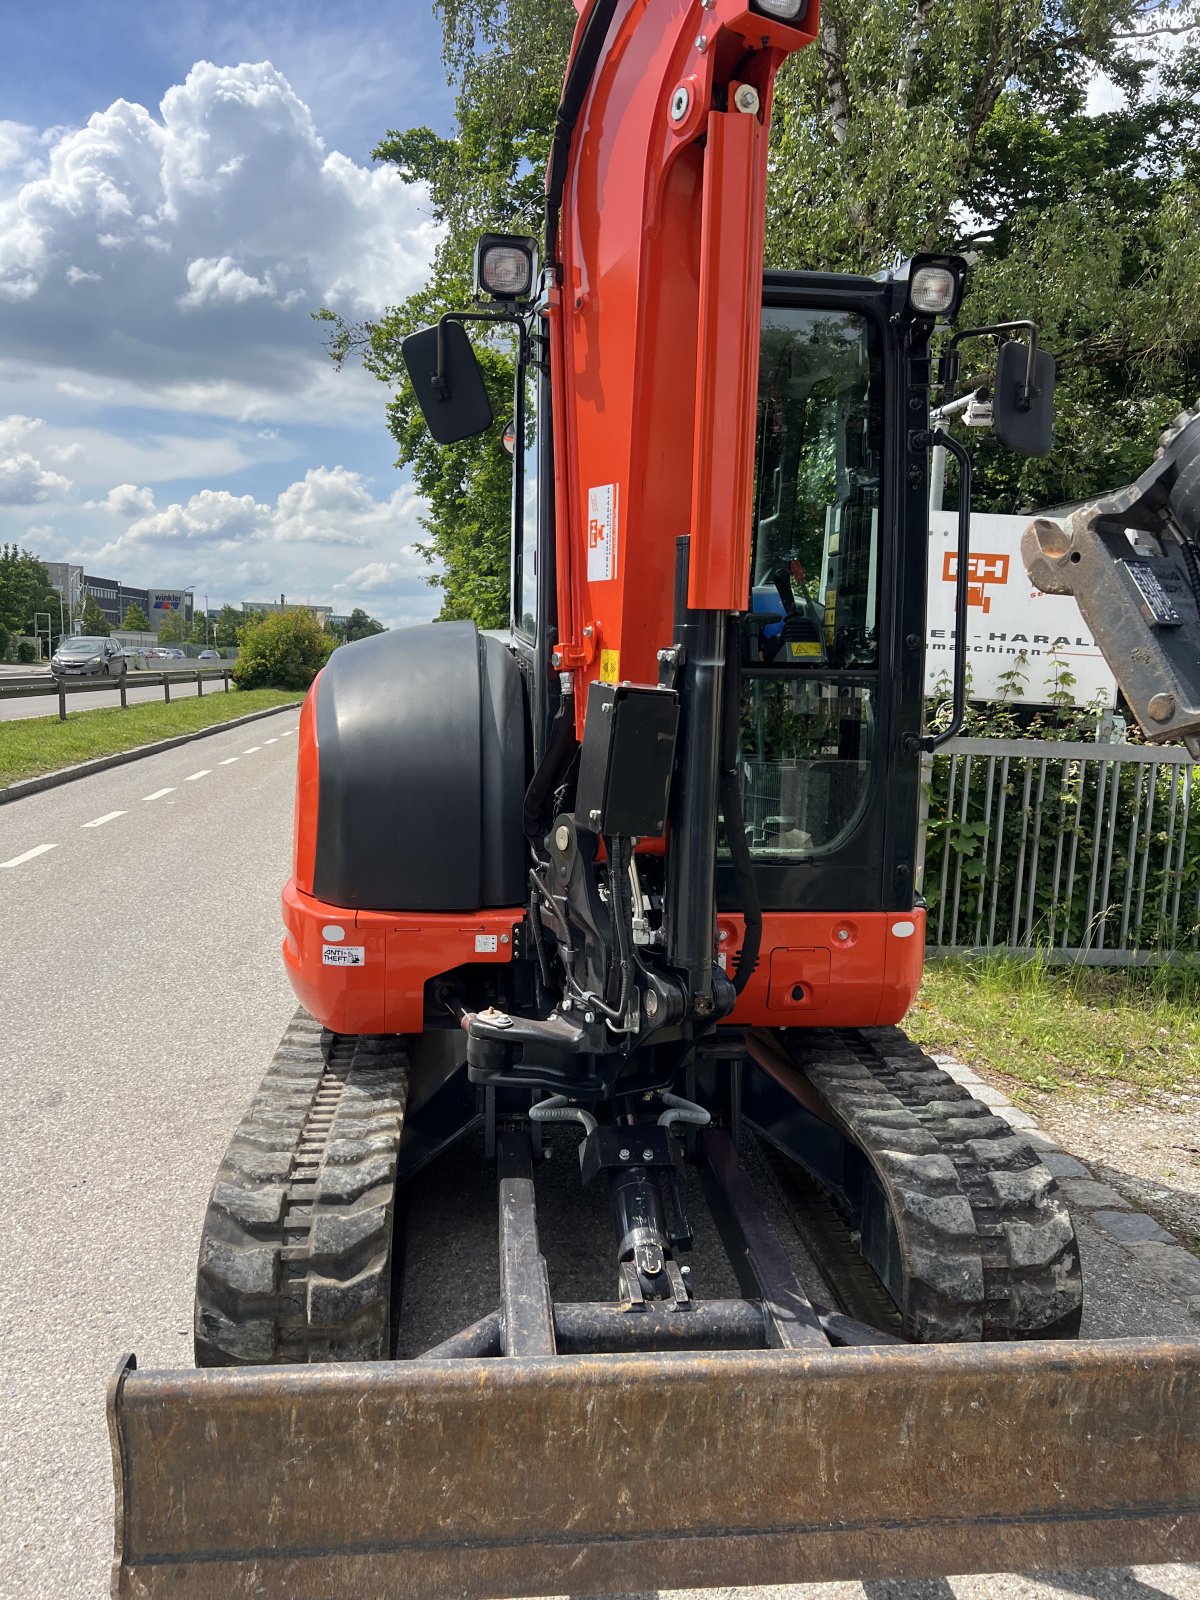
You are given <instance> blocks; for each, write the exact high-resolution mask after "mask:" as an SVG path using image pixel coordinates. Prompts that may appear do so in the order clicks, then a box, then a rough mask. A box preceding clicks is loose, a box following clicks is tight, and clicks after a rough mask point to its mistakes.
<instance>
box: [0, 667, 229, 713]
mask: <svg viewBox="0 0 1200 1600" xmlns="http://www.w3.org/2000/svg"><path fill="white" fill-rule="evenodd" d="M216 664H217V663H212V662H210V663H209V665H210V666H212V665H216ZM176 665H177V666H178V665H180V663H176ZM152 670H153V669H152ZM138 676H139V674H138V673H137V672H136V671H131V672H130V674H129V681H128V684H127V685H126V691H125V693H126V698H127V700H128V701H129V704H130V705H131V706H135V705H140V704H141V702H142V701H143V700H157V701H158V702H159V703H160V704H161V703H162V699H163V691H162V684H161V683H154V684H142V685H140V686H139V684H138ZM45 677H46V682H47V683H49V681H50V674H49V672H47V673H46V674H45ZM85 681H89V682H90V680H85ZM3 682H4V678H3V676H0V684H2V683H3ZM224 688H225V685H224V684H223V683H222V682H221V680H220V679H219V678H213V679H210V680H206V681H205V684H204V692H205V694H222V693H223V692H224ZM195 693H196V680H195V678H192V679H191V681H190V682H189V681H187V680H185V681H183V682H181V683H178V684H172V685H171V698H172V700H181V699H183V698H184V697H185V696H186V697H187V698H189V699H190V698H192V697H193V696H194V695H195ZM120 704H121V696H120V694H119V693H118V692H117V689H116V686H115V684H110V683H109V680H108V679H106V678H98V679H96V680H95V688H94V692H91V693H89V692H88V691H87V690H75V691H73V692H72V691H68V694H67V716H68V717H70V716H71V715H72V713H73V712H76V711H97V710H103V709H104V708H105V707H114V706H119V705H120ZM57 716H58V699H57V696H55V695H49V694H47V695H30V696H29V697H28V698H27V699H26V698H24V697H22V698H20V699H13V700H9V699H6V698H5V697H4V696H2V695H0V722H18V721H22V720H24V719H25V718H26V717H57Z"/></svg>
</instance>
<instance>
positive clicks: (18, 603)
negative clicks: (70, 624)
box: [0, 544, 61, 661]
mask: <svg viewBox="0 0 1200 1600" xmlns="http://www.w3.org/2000/svg"><path fill="white" fill-rule="evenodd" d="M39 611H42V612H46V613H48V615H49V617H50V639H51V643H52V645H53V644H54V643H56V642H57V640H58V637H59V633H60V630H61V621H60V608H59V595H58V591H57V590H56V589H52V588H51V587H50V574H49V573H48V572H47V571H46V569H45V567H44V566H43V565H42V563H41V562H40V561H39V560H38V559H37V557H36V556H34V555H31V554H30V552H29V551H28V550H21V549H18V547H17V546H16V545H15V544H3V545H0V661H3V660H4V659H5V658H6V657H7V655H8V652H9V648H10V645H11V643H12V639H13V637H14V636H15V635H17V634H22V633H29V634H31V633H33V631H34V617H35V615H36V613H38V612H39Z"/></svg>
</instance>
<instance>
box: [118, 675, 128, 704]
mask: <svg viewBox="0 0 1200 1600" xmlns="http://www.w3.org/2000/svg"><path fill="white" fill-rule="evenodd" d="M128 677H129V674H128V673H127V672H123V673H122V674H121V676H120V678H119V679H118V680H117V682H118V684H119V686H120V690H121V710H122V711H124V710H125V709H126V708H127V706H128V705H129V701H128V699H127V698H126V695H125V683H126V680H127V679H128Z"/></svg>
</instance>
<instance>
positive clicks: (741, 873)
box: [720, 628, 762, 994]
mask: <svg viewBox="0 0 1200 1600" xmlns="http://www.w3.org/2000/svg"><path fill="white" fill-rule="evenodd" d="M721 709H722V718H721V784H720V798H721V815H722V817H723V818H724V819H725V837H726V839H727V840H728V842H729V859H730V861H731V862H732V864H733V874H734V878H735V879H736V881H737V887H738V895H739V898H740V899H741V902H742V916H743V918H744V920H745V924H746V931H745V936H744V937H743V939H742V948H741V953H740V954H739V956H738V960H737V971H736V972H734V973H733V974H732V975H731V976H732V978H733V991H734V993H735V994H741V992H742V990H743V989H744V988H745V987H746V985H747V984H748V983H749V982H750V979H751V977H752V976H753V974H754V969H755V967H757V966H758V953H759V951H760V949H761V948H762V905H761V903H760V901H759V898H758V883H757V881H756V880H755V877H754V863H753V861H752V860H751V859H750V847H749V845H748V844H747V843H746V819H745V816H744V815H743V813H742V791H741V786H740V785H739V783H738V771H737V769H738V752H739V747H740V745H741V740H740V738H739V728H738V724H739V720H740V717H741V709H742V657H741V629H740V628H730V629H729V633H728V636H727V638H726V642H725V702H724V705H723V706H722V708H721Z"/></svg>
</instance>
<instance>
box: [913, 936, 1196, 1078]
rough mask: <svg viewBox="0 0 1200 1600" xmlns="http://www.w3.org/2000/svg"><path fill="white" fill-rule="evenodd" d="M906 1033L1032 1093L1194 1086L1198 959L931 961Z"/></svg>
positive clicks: (1035, 957) (1036, 957)
mask: <svg viewBox="0 0 1200 1600" xmlns="http://www.w3.org/2000/svg"><path fill="white" fill-rule="evenodd" d="M904 1026H905V1029H906V1031H907V1032H909V1033H910V1034H911V1035H912V1036H913V1038H914V1039H916V1040H917V1041H918V1042H919V1043H921V1044H922V1045H924V1046H925V1048H926V1049H932V1050H945V1051H947V1052H949V1053H951V1054H955V1055H957V1056H958V1057H959V1058H960V1059H961V1060H964V1061H969V1062H970V1063H971V1064H972V1065H973V1066H976V1067H982V1068H985V1069H989V1070H991V1071H994V1072H1000V1073H1003V1074H1005V1075H1006V1076H1008V1077H1010V1078H1013V1079H1016V1080H1017V1081H1018V1082H1019V1083H1024V1084H1026V1085H1028V1086H1029V1087H1030V1088H1031V1089H1038V1090H1042V1091H1051V1090H1056V1089H1062V1088H1068V1087H1072V1088H1075V1089H1084V1090H1095V1091H1097V1092H1109V1091H1112V1090H1113V1089H1116V1088H1118V1087H1121V1086H1123V1089H1124V1092H1128V1091H1133V1094H1134V1096H1135V1098H1136V1097H1140V1096H1143V1095H1154V1094H1157V1093H1163V1092H1165V1093H1168V1094H1169V1093H1171V1092H1172V1091H1178V1090H1194V1089H1195V1087H1196V1085H1197V1084H1198V1083H1200V964H1198V963H1197V962H1196V961H1194V960H1193V961H1186V960H1185V961H1181V962H1179V963H1178V964H1174V965H1160V966H1156V967H1139V968H1122V969H1107V970H1099V969H1097V968H1094V967H1081V966H1055V965H1052V964H1051V963H1050V962H1048V961H1047V960H1046V959H1045V956H1044V955H1039V954H1038V953H1036V952H1035V953H1034V954H1032V955H1030V956H1023V957H1017V956H1002V955H1001V956H987V957H983V958H977V959H972V958H958V959H955V960H953V961H950V960H945V961H933V962H931V963H930V964H929V966H928V967H927V968H926V971H925V976H924V978H923V980H922V983H921V989H920V992H919V994H918V996H917V1000H916V1002H915V1004H914V1006H913V1008H912V1010H911V1011H910V1012H909V1014H908V1016H907V1017H906V1018H905V1023H904Z"/></svg>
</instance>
